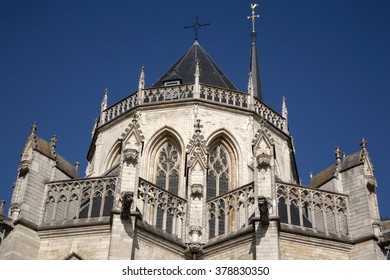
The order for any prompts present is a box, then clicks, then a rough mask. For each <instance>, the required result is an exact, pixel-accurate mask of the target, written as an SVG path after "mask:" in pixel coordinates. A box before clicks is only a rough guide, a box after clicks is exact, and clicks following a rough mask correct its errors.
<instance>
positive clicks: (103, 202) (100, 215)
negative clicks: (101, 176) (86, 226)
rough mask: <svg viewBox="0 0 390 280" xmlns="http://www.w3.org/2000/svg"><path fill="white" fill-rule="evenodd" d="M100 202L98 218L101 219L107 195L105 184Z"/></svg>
mask: <svg viewBox="0 0 390 280" xmlns="http://www.w3.org/2000/svg"><path fill="white" fill-rule="evenodd" d="M101 194H102V201H101V203H100V210H99V217H103V210H104V204H105V202H106V195H107V184H105V186H104V187H103V189H102V193H101Z"/></svg>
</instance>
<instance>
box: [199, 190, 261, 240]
mask: <svg viewBox="0 0 390 280" xmlns="http://www.w3.org/2000/svg"><path fill="white" fill-rule="evenodd" d="M253 188H254V185H253V183H251V184H248V185H245V186H242V187H240V188H238V189H235V190H232V191H230V192H228V193H225V194H223V195H220V196H217V197H215V198H212V199H210V200H208V201H207V202H206V204H207V210H208V211H207V212H208V238H209V239H212V238H214V237H218V236H220V235H224V234H227V233H230V232H234V231H237V230H239V229H241V228H243V227H248V226H249V218H250V217H251V216H252V215H253V214H254V209H255V208H254V204H255V198H254V189H253Z"/></svg>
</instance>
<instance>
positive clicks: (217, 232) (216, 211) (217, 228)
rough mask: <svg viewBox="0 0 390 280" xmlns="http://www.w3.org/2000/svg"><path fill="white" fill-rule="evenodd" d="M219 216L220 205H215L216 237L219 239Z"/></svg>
mask: <svg viewBox="0 0 390 280" xmlns="http://www.w3.org/2000/svg"><path fill="white" fill-rule="evenodd" d="M219 216H220V211H219V205H218V203H215V215H214V219H215V226H214V228H215V230H214V231H215V234H214V235H215V237H217V236H218V235H219Z"/></svg>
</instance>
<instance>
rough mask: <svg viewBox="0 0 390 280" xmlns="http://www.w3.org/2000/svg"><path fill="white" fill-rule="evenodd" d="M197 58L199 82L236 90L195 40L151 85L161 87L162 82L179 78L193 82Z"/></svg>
mask: <svg viewBox="0 0 390 280" xmlns="http://www.w3.org/2000/svg"><path fill="white" fill-rule="evenodd" d="M197 60H199V67H200V83H203V84H207V85H211V86H216V87H221V88H226V89H231V90H237V88H236V87H235V86H234V85H233V83H232V82H231V81H230V80H229V79H228V78H227V77H226V75H225V74H224V73H223V72H222V71H221V69H219V67H218V66H217V64H215V62H214V61H213V60H212V59H211V58H210V56H209V55H208V54H207V53H206V51H205V50H204V49H203V48H202V47H201V46H200V45H199V43H198V41H197V40H195V42H194V44H193V45H192V46H191V47H190V48H189V49H188V50H187V51H186V52H185V53H184V54H183V55H182V57H180V58H179V59H178V60H177V61H176V62H175V63H174V64H173V65H172V66H171V67H170V68H169V69H168V71H166V72H165V73H164V74H163V75H162V76H161V78H160V79H158V80H157V81H156V82H155V83H154V84H153V85H152V87H161V86H163V85H164V82H168V81H174V80H180V81H181V83H183V84H193V83H194V82H195V77H194V74H195V68H196V61H197Z"/></svg>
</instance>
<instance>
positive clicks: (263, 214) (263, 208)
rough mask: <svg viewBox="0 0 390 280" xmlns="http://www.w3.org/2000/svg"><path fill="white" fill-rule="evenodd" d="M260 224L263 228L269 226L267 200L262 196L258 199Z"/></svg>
mask: <svg viewBox="0 0 390 280" xmlns="http://www.w3.org/2000/svg"><path fill="white" fill-rule="evenodd" d="M258 204H259V211H260V224H262V225H263V226H268V225H269V209H268V200H267V198H266V197H264V196H260V197H259V202H258Z"/></svg>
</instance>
